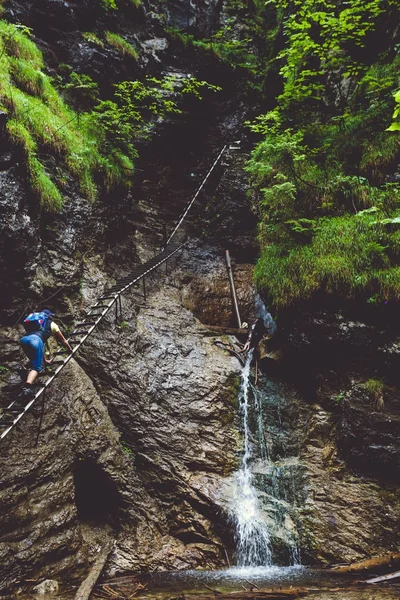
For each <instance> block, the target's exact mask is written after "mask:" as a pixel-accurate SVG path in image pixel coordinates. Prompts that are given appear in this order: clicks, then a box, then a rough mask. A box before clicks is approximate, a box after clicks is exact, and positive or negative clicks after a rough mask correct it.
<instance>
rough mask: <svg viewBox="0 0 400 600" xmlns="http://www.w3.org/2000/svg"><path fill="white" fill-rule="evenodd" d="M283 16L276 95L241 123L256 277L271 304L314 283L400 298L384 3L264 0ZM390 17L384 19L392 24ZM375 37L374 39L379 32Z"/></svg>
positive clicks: (393, 67)
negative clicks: (253, 212) (250, 138)
mask: <svg viewBox="0 0 400 600" xmlns="http://www.w3.org/2000/svg"><path fill="white" fill-rule="evenodd" d="M269 4H270V5H274V6H275V8H276V11H277V18H278V20H280V22H281V23H282V28H283V33H284V36H285V47H284V49H283V50H282V51H280V53H279V54H278V57H277V59H278V60H279V61H280V65H281V71H280V73H281V76H282V79H283V92H282V94H281V95H280V96H279V97H278V98H277V104H276V108H275V109H274V110H273V111H270V112H269V113H267V114H266V115H262V116H260V117H258V119H256V120H255V121H254V122H253V123H251V124H250V127H251V129H252V130H253V131H254V132H255V133H258V134H260V135H261V136H262V137H263V140H262V141H261V142H260V143H259V144H258V146H257V147H256V149H255V150H254V152H253V154H252V157H251V160H250V161H249V164H248V170H249V173H250V176H251V182H252V186H253V194H254V197H255V198H256V199H257V201H258V209H259V215H260V226H259V240H260V246H261V258H260V261H259V263H258V265H257V269H256V279H257V283H258V285H260V286H261V287H262V288H263V289H264V290H265V292H266V293H267V295H268V296H269V297H270V298H271V300H272V301H273V302H274V303H275V305H277V306H284V305H289V304H291V303H293V302H295V301H297V300H300V299H304V298H310V297H312V295H313V294H314V293H315V292H318V291H324V292H326V293H333V294H339V295H345V296H348V297H355V296H360V295H361V297H363V298H365V299H366V300H368V301H369V302H379V301H385V300H391V299H394V300H398V299H399V298H400V271H399V268H398V267H397V264H398V259H399V236H400V231H399V230H398V227H399V219H398V218H397V216H398V215H399V213H400V186H399V184H398V183H396V182H394V183H392V184H388V183H387V174H388V173H390V172H391V171H392V172H393V170H394V169H395V168H396V165H397V162H398V153H399V148H400V146H399V138H398V137H397V135H395V134H392V133H388V132H387V131H386V129H387V127H388V125H389V124H390V121H391V115H392V112H393V91H394V90H396V89H398V85H399V82H398V67H399V64H400V61H399V58H398V57H397V56H396V53H395V52H394V39H390V37H387V39H386V40H385V43H384V44H383V43H382V42H381V41H380V43H381V46H380V47H379V52H377V51H376V45H377V39H378V38H379V40H380V37H379V36H378V33H379V31H381V30H382V29H385V28H388V27H389V23H390V22H391V20H392V19H393V18H394V17H395V16H396V15H397V17H398V16H399V8H398V7H397V5H396V3H395V2H393V1H392V0H388V1H383V0H372V1H370V2H361V1H357V2H354V3H351V5H350V4H347V3H346V4H337V3H333V2H328V1H326V2H322V3H321V2H315V0H307V1H305V2H301V3H300V2H297V1H296V0H295V1H294V2H290V1H288V0H270V2H269ZM395 21H396V19H394V21H393V22H395ZM377 36H378V38H377Z"/></svg>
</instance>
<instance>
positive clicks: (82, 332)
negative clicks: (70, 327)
mask: <svg viewBox="0 0 400 600" xmlns="http://www.w3.org/2000/svg"><path fill="white" fill-rule="evenodd" d="M88 331H89V330H88V329H80V330H79V331H73V332H72V333H70V334H69V337H70V338H71V337H75V336H76V335H82V334H85V333H87V332H88Z"/></svg>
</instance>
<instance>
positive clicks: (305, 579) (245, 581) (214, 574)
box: [139, 566, 400, 600]
mask: <svg viewBox="0 0 400 600" xmlns="http://www.w3.org/2000/svg"><path fill="white" fill-rule="evenodd" d="M140 581H141V583H142V584H143V585H145V586H146V588H147V589H146V591H144V592H142V593H141V594H140V596H139V597H140V598H142V599H143V600H144V599H146V600H150V599H151V600H153V599H154V600H166V599H170V598H174V597H175V598H179V597H182V596H185V598H187V600H190V595H191V594H195V593H196V594H200V593H204V594H207V593H208V594H210V593H211V591H210V589H211V590H216V591H219V592H229V591H234V590H242V589H243V587H244V588H246V589H250V587H251V586H252V585H255V586H257V587H259V588H267V589H270V588H275V589H276V588H290V587H295V588H296V587H299V588H303V587H304V588H307V589H310V592H309V594H308V595H307V596H306V597H307V598H310V600H311V599H312V600H394V599H396V600H399V599H400V585H399V586H397V585H391V586H389V585H387V586H380V587H375V586H373V585H368V586H367V585H365V584H359V583H357V579H356V578H355V577H354V575H352V576H349V575H340V574H332V573H330V572H327V571H324V570H317V569H309V568H306V567H302V566H295V567H243V568H238V567H234V568H230V569H222V570H216V571H194V570H193V571H180V572H171V573H165V572H164V573H153V574H151V575H146V576H141V577H140Z"/></svg>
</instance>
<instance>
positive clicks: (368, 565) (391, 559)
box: [332, 552, 400, 573]
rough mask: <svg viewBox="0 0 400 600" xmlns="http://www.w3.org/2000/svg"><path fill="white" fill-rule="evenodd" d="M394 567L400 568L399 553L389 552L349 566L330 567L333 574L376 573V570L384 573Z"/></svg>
mask: <svg viewBox="0 0 400 600" xmlns="http://www.w3.org/2000/svg"><path fill="white" fill-rule="evenodd" d="M396 567H400V552H391V553H390V554H383V555H381V556H373V557H372V558H368V559H367V560H362V561H360V562H356V563H351V564H350V565H343V566H340V567H332V570H333V571H334V572H335V573H362V572H365V571H366V572H369V571H376V570H377V569H379V570H380V571H384V570H385V569H391V568H396Z"/></svg>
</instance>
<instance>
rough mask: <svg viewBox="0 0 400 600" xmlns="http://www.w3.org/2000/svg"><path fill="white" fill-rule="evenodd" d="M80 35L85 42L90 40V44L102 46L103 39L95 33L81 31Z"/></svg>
mask: <svg viewBox="0 0 400 600" xmlns="http://www.w3.org/2000/svg"><path fill="white" fill-rule="evenodd" d="M82 37H83V39H84V40H86V41H87V42H90V43H91V44H94V45H95V46H100V48H104V42H103V40H102V39H100V38H99V36H98V35H96V34H95V33H93V32H92V31H85V32H84V33H82Z"/></svg>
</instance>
